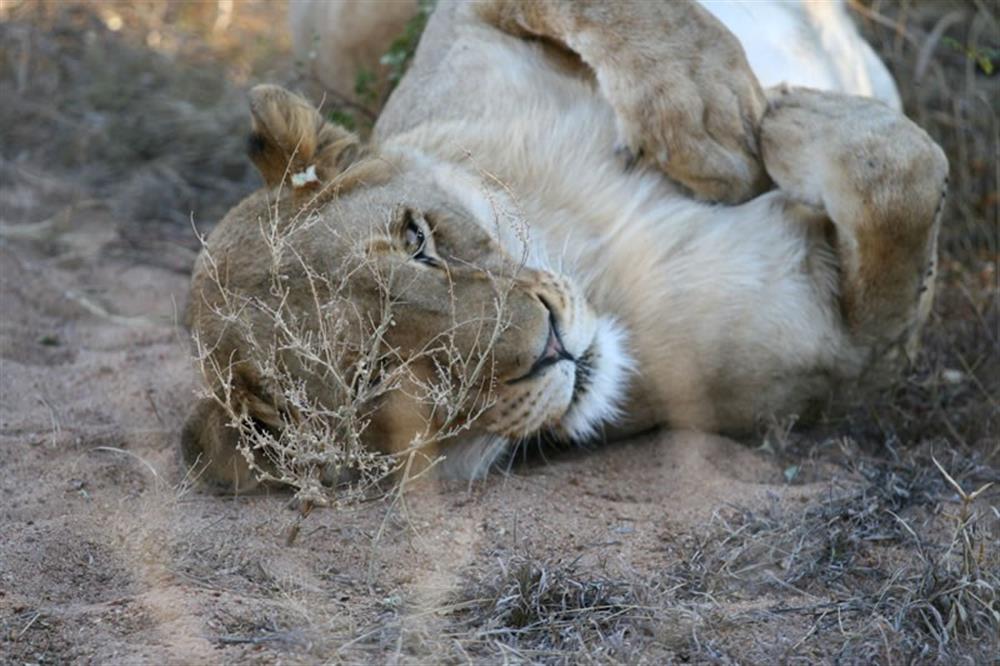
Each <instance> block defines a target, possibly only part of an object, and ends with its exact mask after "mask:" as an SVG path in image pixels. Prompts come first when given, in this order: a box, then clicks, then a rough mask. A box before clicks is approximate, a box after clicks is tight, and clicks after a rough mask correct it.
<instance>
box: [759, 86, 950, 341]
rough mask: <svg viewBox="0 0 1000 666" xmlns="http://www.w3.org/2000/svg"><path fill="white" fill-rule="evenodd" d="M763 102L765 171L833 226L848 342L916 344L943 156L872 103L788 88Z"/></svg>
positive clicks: (926, 300)
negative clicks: (765, 108)
mask: <svg viewBox="0 0 1000 666" xmlns="http://www.w3.org/2000/svg"><path fill="white" fill-rule="evenodd" d="M768 96H769V107H768V110H767V112H766V113H765V115H764V119H763V121H762V124H761V147H762V154H763V160H764V165H765V168H766V169H767V172H768V174H769V175H770V176H771V178H772V179H773V180H774V181H775V182H776V183H777V184H778V186H779V187H780V188H781V189H782V190H783V191H785V192H786V193H787V194H789V195H790V196H792V197H794V198H796V199H799V200H801V201H803V202H805V203H807V204H810V205H812V206H816V207H820V208H822V209H823V210H824V211H825V213H826V215H827V216H828V217H829V218H830V220H831V221H832V222H833V225H834V227H835V229H836V250H837V253H838V254H839V259H840V270H841V280H840V305H841V311H842V314H843V320H844V323H845V328H846V331H847V333H848V335H849V336H850V337H851V339H852V340H854V341H855V344H858V345H860V346H861V348H862V349H869V350H871V351H872V352H874V353H876V354H881V353H883V352H885V351H886V350H887V349H888V348H890V347H893V346H895V345H896V343H905V344H909V343H911V342H914V341H915V340H916V337H917V336H916V334H917V332H918V331H919V328H920V325H921V324H922V323H923V320H924V319H925V318H926V316H927V313H928V311H929V308H930V303H931V298H932V289H933V281H932V277H933V271H934V262H935V254H936V245H937V232H938V227H939V223H940V214H941V207H942V203H943V198H944V190H945V186H946V184H947V176H948V162H947V160H946V158H945V156H944V153H943V152H942V151H941V149H940V148H939V147H938V146H937V144H935V143H934V141H933V140H931V138H930V137H929V136H928V135H927V133H926V132H924V131H923V130H922V129H920V128H919V127H917V126H916V125H915V124H914V123H912V122H910V121H909V120H908V119H907V118H906V117H905V116H903V115H902V114H900V113H898V112H896V111H894V110H892V109H890V108H888V107H886V106H884V105H882V104H881V103H879V102H876V101H873V100H870V99H866V98H862V97H852V96H847V95H840V94H835V93H823V92H818V91H814V90H807V89H794V88H787V87H779V88H774V89H771V90H770V91H768Z"/></svg>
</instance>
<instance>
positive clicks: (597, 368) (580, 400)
mask: <svg viewBox="0 0 1000 666" xmlns="http://www.w3.org/2000/svg"><path fill="white" fill-rule="evenodd" d="M634 368H635V363H634V361H633V360H632V357H631V356H630V355H629V353H628V347H627V339H626V334H625V330H624V329H623V328H622V327H621V326H620V325H619V324H618V323H617V322H616V321H615V320H614V319H611V318H608V317H602V318H599V319H598V320H597V327H596V330H595V332H594V340H593V342H592V343H591V345H590V347H588V348H587V350H586V351H585V352H584V353H583V354H581V355H580V356H579V358H578V359H577V367H576V382H575V385H574V386H573V398H572V400H571V401H570V404H569V407H568V408H567V410H566V414H565V415H564V416H563V417H562V419H560V422H559V425H558V426H557V428H556V429H555V430H556V433H557V434H559V435H561V436H563V437H565V438H566V439H568V440H570V441H584V440H588V439H592V438H593V437H594V436H595V435H597V433H598V431H599V429H600V427H601V425H602V424H604V423H608V422H611V421H614V420H616V419H618V418H619V417H620V416H621V413H622V412H621V403H622V399H623V398H624V396H625V392H626V384H627V381H628V376H629V374H631V373H632V371H633V370H634Z"/></svg>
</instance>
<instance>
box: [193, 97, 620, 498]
mask: <svg viewBox="0 0 1000 666" xmlns="http://www.w3.org/2000/svg"><path fill="white" fill-rule="evenodd" d="M251 111H252V116H253V132H252V134H251V137H250V141H249V151H250V156H251V159H252V160H253V161H254V163H255V164H256V166H257V167H258V169H259V171H260V173H261V175H262V176H263V178H264V181H265V183H266V187H265V188H263V189H262V190H260V191H258V192H257V193H255V194H253V195H251V196H250V197H248V198H247V199H245V200H244V201H243V202H241V203H240V204H239V205H237V206H236V207H235V208H234V209H233V210H232V211H230V212H229V214H228V215H226V217H225V218H224V219H223V220H222V222H221V223H220V224H219V225H218V226H217V227H216V228H215V230H214V231H213V232H212V234H211V236H210V237H209V238H208V239H207V241H206V243H205V246H204V249H203V251H202V254H201V256H200V257H199V259H198V262H197V264H196V266H195V270H194V276H193V280H192V291H191V297H190V304H189V311H188V323H189V325H190V326H191V329H192V332H193V334H194V335H195V338H196V340H197V342H198V347H199V350H200V352H201V353H200V358H201V360H202V369H203V370H204V374H205V379H206V381H207V383H208V387H209V389H210V392H211V394H212V397H207V398H205V399H203V401H202V402H201V403H200V404H199V405H198V406H197V407H196V409H195V411H194V413H193V415H192V417H191V418H190V419H189V422H188V424H187V426H186V427H185V432H184V436H183V444H184V451H185V455H186V457H187V459H188V460H189V461H193V460H195V459H197V458H199V457H200V458H201V461H202V462H203V463H206V462H207V463H210V465H209V472H208V474H209V476H211V477H214V478H215V479H216V480H219V481H223V482H226V483H230V482H233V483H241V484H244V485H245V484H247V483H250V479H249V476H248V470H247V468H246V465H245V463H244V462H243V460H242V458H241V457H240V456H236V455H234V447H235V446H236V443H237V442H238V438H239V437H240V433H239V432H238V431H237V430H236V429H233V428H232V427H229V426H228V425H227V423H228V422H229V421H231V420H232V418H234V417H240V416H242V417H245V418H247V419H248V420H249V421H250V422H252V423H253V424H254V428H256V429H257V430H258V431H261V432H264V431H266V432H268V433H271V434H272V435H274V436H276V437H279V436H280V433H281V431H283V430H286V429H288V427H289V425H290V424H299V423H302V422H303V421H306V420H309V419H316V418H320V419H328V420H333V421H336V420H337V419H341V420H347V421H350V422H351V423H350V424H349V427H348V428H347V429H342V430H338V427H339V426H337V425H336V424H334V425H333V426H327V428H328V430H326V431H324V432H329V433H332V436H339V437H344V438H347V439H350V438H352V437H355V436H359V445H360V446H364V447H369V448H373V449H376V450H379V451H386V452H398V451H400V450H403V449H405V448H406V447H408V446H410V445H412V444H413V443H414V442H415V441H418V440H420V441H430V442H434V443H435V444H436V445H437V446H438V447H439V448H437V449H436V450H438V451H440V452H441V453H444V454H445V455H446V456H449V455H450V453H451V452H454V454H455V456H454V457H456V458H462V457H463V455H465V457H466V459H465V460H464V462H463V463H462V464H463V466H464V467H465V469H464V470H460V469H459V470H454V471H455V472H456V473H464V474H468V473H470V472H472V471H476V472H478V470H479V469H480V468H481V467H482V464H483V463H488V462H489V460H487V459H486V458H489V457H491V456H493V455H494V454H495V453H496V452H497V451H499V450H502V449H503V444H504V443H505V442H509V441H511V440H517V439H520V438H525V437H528V436H531V435H533V434H536V433H540V432H543V431H548V432H552V433H556V434H557V435H560V436H562V437H565V438H568V439H579V438H583V437H586V436H588V435H590V434H592V433H593V432H594V429H595V428H596V426H598V425H599V424H600V423H601V422H602V421H605V420H607V419H608V418H609V417H611V416H613V415H614V414H615V410H616V400H617V396H618V394H620V393H621V385H622V384H623V379H624V375H625V372H626V367H627V365H628V361H627V357H626V355H625V353H624V351H623V339H622V334H621V332H620V331H619V329H618V328H617V326H616V325H615V324H614V322H613V321H611V320H610V319H607V318H602V317H599V316H597V315H596V314H595V313H594V311H593V310H592V309H591V307H590V305H588V303H587V301H586V299H585V297H584V296H583V295H582V293H581V290H580V289H579V288H577V287H576V286H575V285H574V284H573V283H572V282H571V281H570V280H568V279H567V278H566V277H564V276H561V275H559V274H557V273H555V272H553V271H551V270H548V269H546V268H545V266H546V263H545V261H544V258H542V257H539V256H538V252H537V243H536V242H535V240H534V239H532V237H531V231H530V229H528V228H527V227H526V226H525V225H523V224H522V223H521V221H520V220H519V216H518V215H517V214H516V206H515V205H514V203H513V202H512V200H511V199H510V197H509V196H507V195H506V194H505V193H504V190H503V188H502V186H501V185H499V184H498V185H493V186H491V185H487V184H485V183H484V181H485V179H483V178H480V177H478V176H477V175H476V174H473V173H472V172H470V171H468V170H465V169H463V168H460V167H457V166H455V165H451V164H447V163H443V162H439V161H436V160H433V159H431V158H428V157H427V156H425V155H423V154H419V153H416V152H411V151H408V150H406V149H404V148H392V147H383V148H379V147H364V146H362V145H361V144H360V142H359V141H358V139H357V138H356V137H355V136H354V135H352V134H350V133H348V132H346V131H344V130H343V129H341V128H339V127H336V126H333V125H331V124H329V123H327V122H325V121H324V120H323V118H322V117H321V116H320V114H319V113H318V112H317V110H316V109H315V108H314V107H313V106H312V105H310V104H309V103H308V102H306V101H305V100H303V99H302V98H300V97H298V96H296V95H293V94H292V93H290V92H288V91H286V90H284V89H281V88H277V87H273V86H259V87H257V88H255V89H254V90H253V91H252V92H251ZM331 428H332V429H331ZM351 428H353V430H351ZM349 431H350V432H349ZM359 433H360V435H359ZM243 434H244V435H245V434H246V433H245V432H244V433H243ZM487 442H488V444H487ZM463 444H465V445H466V448H467V449H469V450H472V451H474V452H476V453H475V456H474V457H475V458H476V459H474V460H469V459H467V455H466V454H463V455H459V453H460V449H461V447H462V445H463ZM220 467H221V469H220Z"/></svg>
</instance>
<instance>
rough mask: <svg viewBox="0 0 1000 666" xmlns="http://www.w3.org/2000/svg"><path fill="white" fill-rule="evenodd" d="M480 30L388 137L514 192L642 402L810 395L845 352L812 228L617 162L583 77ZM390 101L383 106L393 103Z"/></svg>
mask: <svg viewBox="0 0 1000 666" xmlns="http://www.w3.org/2000/svg"><path fill="white" fill-rule="evenodd" d="M494 35H495V33H494ZM481 37H482V36H481V35H479V36H477V42H476V48H474V49H473V48H471V45H470V47H469V48H463V45H462V43H461V40H458V41H457V42H456V43H455V47H453V49H452V53H451V55H450V56H449V58H448V59H446V60H447V66H448V69H449V71H450V74H451V76H452V77H453V78H452V79H451V80H449V81H447V82H445V84H444V87H445V88H446V92H445V93H444V94H442V99H445V100H450V101H451V102H452V103H451V105H450V107H449V106H448V105H447V104H445V103H444V102H442V103H441V105H440V106H438V107H437V111H438V112H439V113H438V115H437V116H436V119H435V120H434V121H429V120H424V121H422V122H419V123H417V124H416V125H413V124H412V120H413V119H412V118H410V119H409V121H410V122H406V121H405V120H404V116H402V115H399V116H397V117H398V118H399V120H398V121H396V122H398V124H399V125H402V126H405V125H410V126H411V127H413V129H411V130H410V131H408V132H405V133H401V134H397V135H396V136H395V137H393V138H392V141H398V142H401V143H407V144H411V145H414V146H416V147H418V148H420V149H421V150H425V151H428V152H432V153H435V154H437V155H439V156H441V157H443V158H445V159H447V160H449V161H453V162H459V163H465V164H467V165H469V166H470V167H471V168H473V169H475V170H477V171H479V172H480V173H483V174H486V175H488V178H489V179H492V178H497V179H499V181H500V182H501V183H502V185H503V186H504V187H506V188H509V189H510V190H511V191H512V192H513V193H514V198H515V199H516V201H517V202H518V203H519V204H520V205H521V206H522V207H523V210H524V214H525V216H526V218H527V219H528V220H530V222H531V224H532V227H533V230H534V231H533V233H534V235H535V239H534V240H535V241H536V242H538V243H540V244H541V245H542V246H543V247H544V248H545V249H547V254H548V262H547V263H548V264H549V265H550V266H551V267H553V268H555V269H558V270H562V271H563V272H565V273H567V274H568V275H570V276H572V277H573V278H575V279H576V280H577V281H578V282H579V283H580V284H582V285H584V287H585V289H586V291H587V293H588V297H589V299H590V301H591V303H592V305H593V306H594V308H595V309H596V310H597V311H598V312H599V313H603V314H609V315H613V316H615V317H617V318H618V319H620V320H621V321H622V322H623V323H624V324H625V325H626V327H627V328H628V330H629V335H630V337H631V346H632V348H633V351H634V353H635V355H636V357H637V360H638V363H639V370H640V377H639V383H638V384H637V390H636V391H634V393H636V394H637V395H642V396H644V397H645V399H646V400H647V401H650V402H651V406H652V409H651V410H649V411H648V413H649V414H653V415H656V414H658V415H659V419H658V420H662V417H663V416H666V417H667V418H668V419H669V420H670V421H671V422H672V423H675V424H682V425H690V426H698V427H704V428H711V429H717V430H731V429H739V428H745V427H749V426H750V425H751V424H752V420H753V418H754V417H755V415H757V414H762V413H769V412H787V411H789V410H792V411H794V410H798V409H799V408H800V406H801V405H802V404H803V402H804V400H805V399H808V398H810V397H815V396H818V395H819V394H822V393H823V392H824V391H825V390H826V387H827V386H828V384H829V377H830V376H831V374H832V373H833V371H834V369H836V368H838V367H841V366H842V365H843V362H844V358H845V356H846V351H845V350H846V349H847V346H846V345H845V343H844V340H843V338H842V336H841V333H840V324H839V315H838V314H837V310H836V308H835V307H834V303H835V294H834V291H835V289H834V287H833V285H834V283H835V278H834V276H835V273H836V270H835V268H834V267H833V266H832V265H831V266H823V265H822V262H818V261H817V258H816V251H815V250H816V247H817V243H818V241H817V239H816V238H815V237H814V235H815V234H813V231H815V230H810V229H808V228H807V227H805V226H804V225H801V224H796V223H795V222H794V220H792V219H790V217H789V216H787V215H785V214H784V212H783V211H784V208H785V206H784V203H785V201H784V198H783V195H781V194H780V193H770V194H767V195H764V196H762V197H760V198H758V199H756V200H754V201H751V202H749V203H747V204H744V205H742V206H738V207H722V206H711V205H706V204H701V203H699V202H695V201H693V200H690V199H688V198H685V197H684V196H683V195H682V194H681V193H680V192H679V190H678V189H677V188H676V186H674V185H673V184H671V183H670V182H669V181H668V180H667V179H666V178H665V177H664V176H662V174H660V173H659V172H658V171H653V170H645V171H637V172H632V173H626V172H625V170H624V169H623V167H622V164H621V163H620V161H619V160H618V159H617V158H616V157H615V154H614V143H615V138H616V132H615V124H614V116H613V113H612V111H611V109H610V107H609V106H608V104H607V103H606V102H605V101H604V99H603V98H602V97H601V96H600V95H599V94H598V93H597V92H596V91H595V89H594V88H593V87H592V86H591V85H590V84H589V83H588V82H586V81H584V80H580V79H576V78H571V77H568V76H566V75H565V73H564V72H563V71H561V70H559V69H557V68H555V67H553V66H551V65H549V64H548V63H547V61H546V59H545V57H544V54H543V53H542V52H541V50H540V48H539V47H537V46H535V45H531V44H526V43H524V42H522V41H520V40H515V39H513V38H507V37H504V36H497V37H494V38H492V39H491V41H490V42H489V43H487V44H483V42H482V41H480V40H481ZM483 91H489V94H488V95H485V96H484V95H483V94H482V93H483ZM440 92H441V91H439V93H440ZM466 99H468V100H469V102H468V103H467V104H466V102H465V101H464V100H466ZM455 100H463V102H462V104H461V105H457V106H458V107H459V108H457V109H456V104H454V101H455ZM400 101H401V102H403V103H401V104H399V105H398V108H396V109H392V108H390V109H389V111H390V112H392V113H397V114H399V113H401V111H403V110H404V109H405V108H407V107H406V105H405V98H404V100H398V99H394V102H400ZM391 106H392V105H390V107H391ZM466 106H468V108H465V107H466ZM410 108H412V107H410ZM380 124H382V123H381V121H380ZM648 406H649V405H647V407H648ZM640 411H646V410H645V409H643V410H640ZM637 416H638V415H637ZM645 418H646V417H640V418H639V421H640V423H636V424H635V427H641V426H642V425H646V423H645Z"/></svg>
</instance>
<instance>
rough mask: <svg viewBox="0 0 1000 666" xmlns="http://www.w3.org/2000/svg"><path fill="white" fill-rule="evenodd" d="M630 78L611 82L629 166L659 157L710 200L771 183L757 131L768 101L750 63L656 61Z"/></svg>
mask: <svg viewBox="0 0 1000 666" xmlns="http://www.w3.org/2000/svg"><path fill="white" fill-rule="evenodd" d="M630 78H632V81H631V82H626V81H606V82H605V83H606V84H608V85H607V87H608V89H609V92H610V95H609V96H610V97H611V98H612V99H613V100H614V102H615V109H616V112H617V114H616V115H617V121H618V132H619V137H620V138H619V141H620V143H619V146H618V149H617V153H618V154H619V156H620V157H621V158H622V159H623V160H624V162H625V166H626V167H629V168H630V167H632V166H634V164H635V163H637V162H645V163H649V164H653V165H655V166H657V167H658V168H660V169H662V170H663V171H664V172H665V173H666V174H667V175H668V176H670V177H671V178H673V179H674V180H676V181H678V182H679V183H681V184H683V185H685V186H686V187H688V188H690V189H691V191H692V192H693V193H694V194H695V196H697V197H698V198H701V199H704V200H707V201H718V202H724V203H739V202H741V201H745V200H747V199H749V198H751V197H753V196H755V195H756V194H759V193H760V192H762V191H764V189H765V188H766V187H767V185H768V182H769V181H768V177H767V175H766V173H765V171H764V168H763V165H762V163H761V160H760V151H759V149H758V142H757V131H758V127H759V125H760V119H761V117H762V116H763V115H764V111H765V109H766V106H767V102H766V99H765V97H764V94H763V91H762V90H761V89H760V86H759V85H758V83H757V80H756V79H755V78H754V75H753V73H752V72H751V71H750V70H749V67H747V66H746V65H745V63H740V62H737V63H736V64H735V65H733V66H732V67H730V68H728V69H727V68H723V67H721V66H720V64H719V62H718V60H717V59H716V58H714V57H713V58H712V59H711V60H705V61H699V62H697V63H695V64H691V63H676V62H673V63H670V64H668V65H666V66H663V65H662V63H657V67H656V68H655V71H653V72H647V73H644V74H642V75H641V76H638V77H634V78H633V77H630ZM636 81H638V82H639V83H638V84H637V85H636V84H635V82H636Z"/></svg>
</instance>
